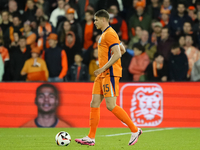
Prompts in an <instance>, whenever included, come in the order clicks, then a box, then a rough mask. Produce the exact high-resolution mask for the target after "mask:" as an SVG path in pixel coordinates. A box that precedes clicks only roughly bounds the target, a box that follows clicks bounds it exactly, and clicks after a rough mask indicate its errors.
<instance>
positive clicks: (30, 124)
mask: <svg viewBox="0 0 200 150" xmlns="http://www.w3.org/2000/svg"><path fill="white" fill-rule="evenodd" d="M21 127H22V128H37V127H42V126H40V125H39V124H38V123H37V120H36V119H33V120H30V121H28V122H27V123H25V124H24V125H23V126H21ZM51 127H56V128H66V127H70V125H69V124H67V123H66V122H64V121H62V120H60V119H57V120H56V122H55V123H54V124H53V125H52V126H51Z"/></svg>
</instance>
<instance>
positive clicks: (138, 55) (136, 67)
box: [129, 43, 150, 81]
mask: <svg viewBox="0 0 200 150" xmlns="http://www.w3.org/2000/svg"><path fill="white" fill-rule="evenodd" d="M133 49H134V57H133V58H132V60H131V62H130V65H129V72H130V73H131V74H132V75H133V81H145V78H144V77H145V76H144V73H145V70H146V68H147V66H148V65H149V63H150V60H149V56H148V55H147V54H146V53H145V48H144V47H143V46H142V45H141V44H139V43H136V44H135V45H133Z"/></svg>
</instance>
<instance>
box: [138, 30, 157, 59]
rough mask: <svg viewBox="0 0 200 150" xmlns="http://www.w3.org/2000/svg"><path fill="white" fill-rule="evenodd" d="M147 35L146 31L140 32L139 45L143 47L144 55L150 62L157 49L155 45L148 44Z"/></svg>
mask: <svg viewBox="0 0 200 150" xmlns="http://www.w3.org/2000/svg"><path fill="white" fill-rule="evenodd" d="M148 39H149V33H148V31H146V30H143V31H142V36H141V40H140V42H139V43H140V44H141V45H142V46H144V48H145V52H146V54H147V55H148V56H149V59H150V60H151V61H152V60H153V58H154V54H155V52H157V47H156V45H155V44H153V43H151V42H148Z"/></svg>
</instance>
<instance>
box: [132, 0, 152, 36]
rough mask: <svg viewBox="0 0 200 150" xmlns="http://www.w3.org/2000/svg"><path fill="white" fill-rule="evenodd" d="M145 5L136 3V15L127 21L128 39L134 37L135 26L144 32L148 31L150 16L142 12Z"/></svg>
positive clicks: (139, 2)
mask: <svg viewBox="0 0 200 150" xmlns="http://www.w3.org/2000/svg"><path fill="white" fill-rule="evenodd" d="M144 9H145V4H144V3H143V2H141V1H138V2H137V3H136V14H133V15H132V17H131V18H130V19H129V38H132V37H133V36H134V31H135V29H136V27H137V26H141V27H142V28H143V29H145V30H148V31H149V30H150V25H151V15H150V14H148V13H147V12H145V11H144Z"/></svg>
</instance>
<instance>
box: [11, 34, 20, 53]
mask: <svg viewBox="0 0 200 150" xmlns="http://www.w3.org/2000/svg"><path fill="white" fill-rule="evenodd" d="M20 36H21V33H20V32H14V33H13V37H14V41H13V42H12V43H11V44H10V45H9V49H8V50H9V52H11V51H13V50H15V48H16V47H18V46H19V37H20Z"/></svg>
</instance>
